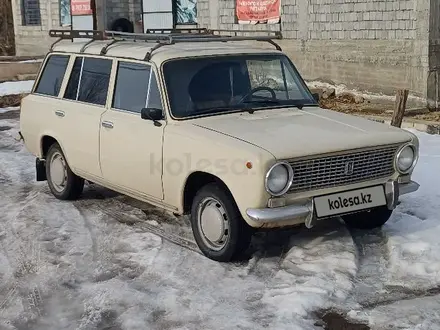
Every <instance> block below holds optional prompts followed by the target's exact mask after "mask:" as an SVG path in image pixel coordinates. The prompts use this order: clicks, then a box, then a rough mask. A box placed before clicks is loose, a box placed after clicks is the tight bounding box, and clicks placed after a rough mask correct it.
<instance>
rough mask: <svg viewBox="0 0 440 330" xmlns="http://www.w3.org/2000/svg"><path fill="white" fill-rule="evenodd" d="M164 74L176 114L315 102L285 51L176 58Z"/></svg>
mask: <svg viewBox="0 0 440 330" xmlns="http://www.w3.org/2000/svg"><path fill="white" fill-rule="evenodd" d="M163 73H164V76H165V82H166V85H167V91H168V97H169V100H170V104H171V113H172V116H173V117H175V118H187V117H193V116H199V115H207V114H208V115H212V114H219V113H226V112H231V111H242V110H244V111H251V110H259V109H270V108H277V107H291V106H297V107H302V106H305V105H315V104H316V101H315V99H314V98H313V96H312V94H311V93H310V91H309V89H308V88H307V87H306V85H305V83H304V81H303V80H302V78H301V77H300V75H299V74H298V72H297V71H296V69H295V67H294V66H293V65H292V63H291V62H290V61H289V59H288V58H287V57H286V56H285V55H239V56H219V57H215V58H214V57H198V58H190V59H188V58H186V59H178V60H172V61H169V62H166V63H165V64H164V66H163Z"/></svg>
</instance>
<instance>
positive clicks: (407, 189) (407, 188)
mask: <svg viewBox="0 0 440 330" xmlns="http://www.w3.org/2000/svg"><path fill="white" fill-rule="evenodd" d="M419 187H420V185H419V184H418V183H417V182H415V181H410V182H409V183H400V184H399V195H400V196H402V195H405V194H410V193H413V192H415V191H417V190H419Z"/></svg>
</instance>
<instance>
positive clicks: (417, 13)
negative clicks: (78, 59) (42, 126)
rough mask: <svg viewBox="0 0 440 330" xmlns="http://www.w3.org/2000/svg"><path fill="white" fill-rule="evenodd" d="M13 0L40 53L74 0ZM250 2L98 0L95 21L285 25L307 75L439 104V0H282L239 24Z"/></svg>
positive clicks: (25, 50)
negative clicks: (273, 15)
mask: <svg viewBox="0 0 440 330" xmlns="http://www.w3.org/2000/svg"><path fill="white" fill-rule="evenodd" d="M12 1H13V3H14V6H13V13H14V28H15V33H16V49H17V53H18V54H19V55H29V54H43V53H44V52H46V51H47V49H48V46H49V45H50V43H51V42H53V40H50V38H49V37H48V31H49V30H50V29H55V28H66V29H69V28H70V13H69V11H68V8H69V7H70V6H69V5H68V4H69V3H70V1H71V0H12ZM72 1H79V0H72ZM80 1H81V0H80ZM83 2H84V0H83ZM85 2H87V0H85ZM249 3H251V4H253V3H254V2H249V1H239V0H160V1H159V0H125V1H124V0H96V13H97V15H96V16H97V27H98V29H103V28H106V29H113V30H116V29H119V30H126V31H127V30H132V31H136V32H140V31H143V30H145V29H147V28H159V27H163V28H172V27H177V26H179V25H181V24H183V25H187V24H190V25H191V24H192V25H191V26H198V27H207V28H213V29H233V30H240V29H254V30H264V29H270V30H275V31H281V32H282V35H283V38H284V39H285V40H282V41H281V42H280V44H281V45H282V47H283V50H284V51H285V52H286V53H287V54H288V55H289V56H290V57H291V58H292V59H293V60H294V61H295V65H296V66H297V67H298V69H299V70H300V72H301V73H302V75H303V76H304V77H305V78H306V79H324V80H330V81H332V82H334V83H343V84H346V85H347V86H348V87H351V88H359V89H361V90H368V91H374V92H383V93H385V94H394V92H395V90H396V89H400V88H407V89H409V90H410V93H411V94H413V95H417V96H419V97H421V98H423V99H425V100H427V101H428V103H429V105H430V107H432V108H436V109H438V108H439V101H440V96H439V95H440V88H439V87H440V76H439V72H440V47H439V45H440V28H439V27H440V24H439V19H438V18H439V17H440V7H439V5H438V0H379V1H372V0H339V1H337V3H336V1H328V0H280V2H279V8H280V10H279V14H278V19H275V20H272V22H269V23H265V22H263V23H261V22H260V23H259V24H239V23H240V22H239V21H238V18H237V12H238V11H239V10H238V9H239V8H237V4H241V6H245V5H246V4H249ZM66 4H67V5H66ZM249 6H250V5H249ZM252 6H253V5H252ZM66 8H67V10H66Z"/></svg>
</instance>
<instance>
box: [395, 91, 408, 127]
mask: <svg viewBox="0 0 440 330" xmlns="http://www.w3.org/2000/svg"><path fill="white" fill-rule="evenodd" d="M408 93H409V91H408V90H407V89H400V90H398V91H397V92H396V103H395V108H394V113H393V118H392V119H391V125H392V126H395V127H400V126H402V121H403V116H404V114H405V109H406V101H407V100H408Z"/></svg>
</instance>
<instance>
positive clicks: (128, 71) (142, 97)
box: [112, 62, 151, 113]
mask: <svg viewBox="0 0 440 330" xmlns="http://www.w3.org/2000/svg"><path fill="white" fill-rule="evenodd" d="M150 73H151V67H150V65H147V64H140V63H131V62H119V64H118V71H117V75H116V85H115V93H114V96H113V103H112V106H113V108H115V109H121V110H127V111H132V112H136V113H140V112H141V110H142V109H143V108H145V107H147V98H148V85H149V81H150Z"/></svg>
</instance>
